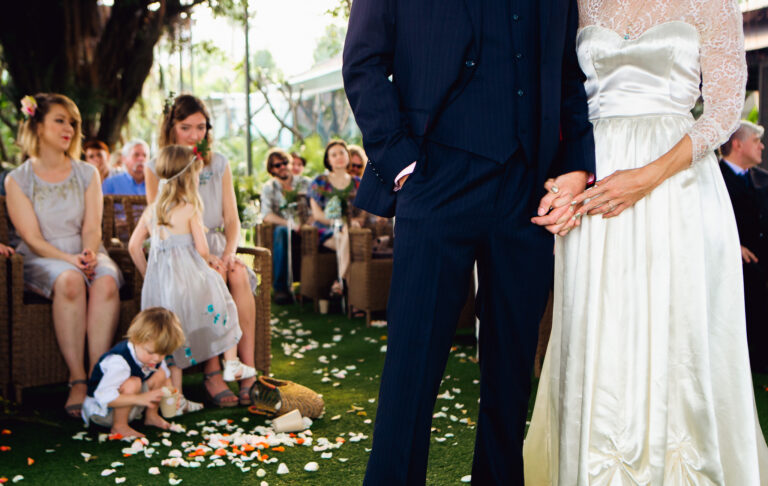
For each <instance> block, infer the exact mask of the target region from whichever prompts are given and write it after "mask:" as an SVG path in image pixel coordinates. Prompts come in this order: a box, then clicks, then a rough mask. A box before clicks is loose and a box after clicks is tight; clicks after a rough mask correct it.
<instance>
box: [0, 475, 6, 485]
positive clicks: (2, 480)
mask: <svg viewBox="0 0 768 486" xmlns="http://www.w3.org/2000/svg"><path fill="white" fill-rule="evenodd" d="M7 482H8V478H6V477H5V476H0V484H5V483H7Z"/></svg>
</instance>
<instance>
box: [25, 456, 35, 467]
mask: <svg viewBox="0 0 768 486" xmlns="http://www.w3.org/2000/svg"><path fill="white" fill-rule="evenodd" d="M34 463H35V460H34V459H32V458H31V457H28V458H27V466H31V465H32V464H34Z"/></svg>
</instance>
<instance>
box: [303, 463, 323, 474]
mask: <svg viewBox="0 0 768 486" xmlns="http://www.w3.org/2000/svg"><path fill="white" fill-rule="evenodd" d="M318 469H320V466H319V465H318V464H317V463H316V462H308V463H307V464H306V465H305V466H304V470H305V471H307V472H315V471H317V470H318Z"/></svg>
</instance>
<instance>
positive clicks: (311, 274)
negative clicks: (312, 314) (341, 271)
mask: <svg viewBox="0 0 768 486" xmlns="http://www.w3.org/2000/svg"><path fill="white" fill-rule="evenodd" d="M319 241H320V236H319V234H318V232H317V228H315V227H314V226H309V225H305V226H302V227H301V289H300V293H301V296H302V297H307V298H309V299H312V300H314V302H315V310H317V308H318V304H317V301H318V300H319V299H321V298H328V294H329V292H330V290H331V285H333V282H334V280H336V278H337V277H338V270H337V265H336V254H335V253H321V252H320V248H319V245H320V243H319Z"/></svg>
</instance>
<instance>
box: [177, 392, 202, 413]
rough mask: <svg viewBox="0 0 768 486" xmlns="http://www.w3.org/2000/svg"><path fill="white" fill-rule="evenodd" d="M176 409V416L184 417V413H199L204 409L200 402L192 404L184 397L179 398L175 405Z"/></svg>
mask: <svg viewBox="0 0 768 486" xmlns="http://www.w3.org/2000/svg"><path fill="white" fill-rule="evenodd" d="M177 407H178V408H177V409H176V416H177V417H178V416H180V415H184V414H185V413H190V412H199V411H200V410H202V409H203V408H204V406H203V404H202V403H200V402H193V401H192V400H187V397H185V396H184V395H181V396H179V403H178V405H177Z"/></svg>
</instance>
